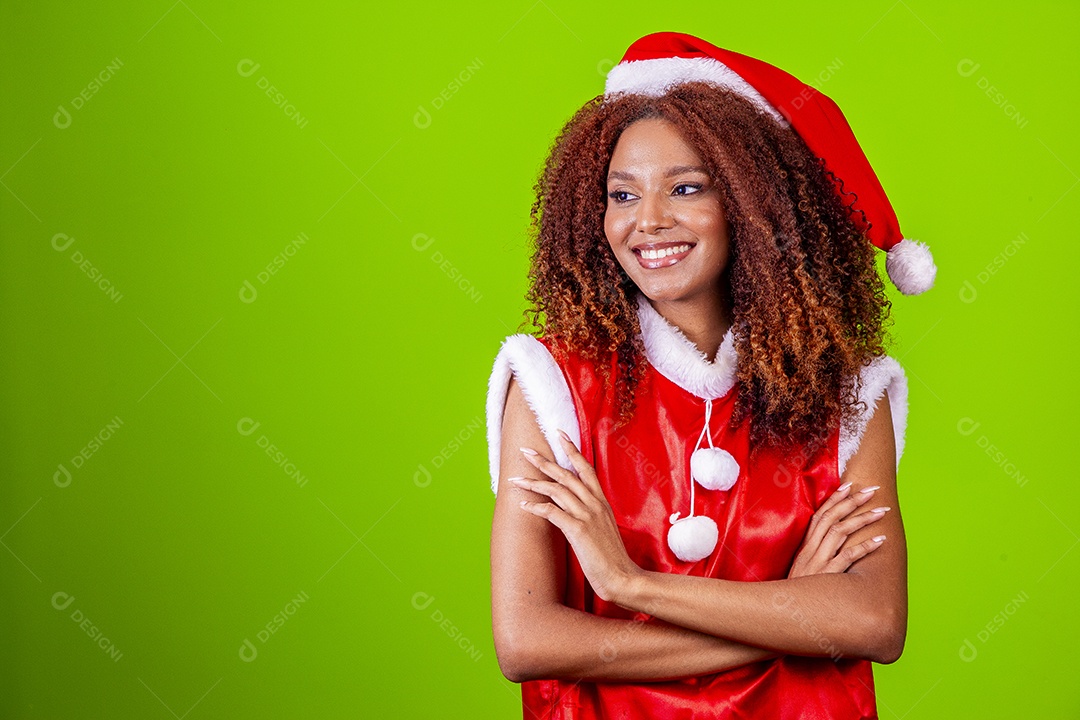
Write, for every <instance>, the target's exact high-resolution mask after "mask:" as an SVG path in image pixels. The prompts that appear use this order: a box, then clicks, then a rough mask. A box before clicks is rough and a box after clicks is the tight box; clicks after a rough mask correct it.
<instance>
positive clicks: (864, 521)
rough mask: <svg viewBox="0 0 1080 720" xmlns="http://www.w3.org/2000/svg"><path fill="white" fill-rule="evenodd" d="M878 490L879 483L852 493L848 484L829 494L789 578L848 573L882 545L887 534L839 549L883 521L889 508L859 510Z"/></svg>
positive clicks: (810, 529)
mask: <svg viewBox="0 0 1080 720" xmlns="http://www.w3.org/2000/svg"><path fill="white" fill-rule="evenodd" d="M875 490H877V486H876V485H875V486H873V487H868V488H863V489H862V490H860V491H858V492H856V493H855V494H854V495H853V496H851V495H850V493H851V483H845V484H844V485H841V486H840V487H839V488H837V490H836V492H834V493H833V494H832V495H831V496H829V499H828V500H826V501H825V502H824V503H823V504H822V505H821V507H820V508H818V510H817V512H815V513H814V517H813V518H811V520H810V527H809V528H807V531H806V537H805V538H804V539H803V544H802V547H800V548H799V552H798V554H797V555H796V556H795V562H794V563H793V564H792V566H791V571H790V572H788V578H789V579H790V578H796V577H804V576H806V575H821V574H824V573H842V572H845V571H846V570H847V569H848V568H849V567H851V565H852V563H854V562H855V561H856V560H858V559H859V558H861V557H864V556H866V555H869V554H870V553H872V552H873V551H874V550H877V549H878V548H879V547H881V543H882V542H884V540H885V536H884V535H877V536H875V537H873V538H871V539H869V540H866V541H865V542H861V543H859V544H858V545H852V546H851V547H847V548H844V549H843V550H841V549H840V548H841V547H843V545H844V542H845V541H846V540H847V539H848V537H849V536H850V535H851V534H852V533H853V532H855V531H856V530H858V529H859V528H863V527H866V526H867V525H869V524H870V523H872V522H874V521H875V520H880V519H881V518H883V517H884V516H885V513H886V512H888V511H889V510H890V508H887V507H885V508H874V509H873V510H869V511H866V512H856V511H857V510H858V509H859V507H861V506H862V505H863V504H864V503H866V502H868V501H869V500H870V498H871V497H873V495H874V491H875Z"/></svg>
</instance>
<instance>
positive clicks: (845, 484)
mask: <svg viewBox="0 0 1080 720" xmlns="http://www.w3.org/2000/svg"><path fill="white" fill-rule="evenodd" d="M849 487H851V482H850V481H849V482H846V483H844V484H843V485H841V486H840V487H838V488H836V492H844V491H845V490H847V489H848V488H849Z"/></svg>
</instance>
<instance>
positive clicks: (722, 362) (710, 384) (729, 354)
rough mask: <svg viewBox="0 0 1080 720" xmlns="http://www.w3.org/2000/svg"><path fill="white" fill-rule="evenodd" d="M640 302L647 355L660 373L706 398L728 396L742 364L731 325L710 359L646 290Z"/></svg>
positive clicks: (683, 387) (640, 319) (639, 295)
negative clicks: (674, 323)
mask: <svg viewBox="0 0 1080 720" xmlns="http://www.w3.org/2000/svg"><path fill="white" fill-rule="evenodd" d="M637 303H638V322H639V323H640V324H641V337H642V340H643V341H644V343H645V357H646V358H648V360H649V362H650V363H651V364H652V366H653V367H654V368H656V370H657V372H659V373H660V374H661V375H663V376H664V377H666V378H667V379H668V380H670V381H672V382H673V383H675V384H676V385H678V386H679V387H681V388H682V389H683V390H686V391H687V392H690V393H693V394H694V395H696V396H698V397H699V398H702V399H703V400H716V399H718V398H721V397H723V396H724V395H727V393H728V391H729V390H731V388H732V387H734V385H735V380H736V376H735V371H736V368H737V365H738V356H737V355H736V353H735V340H734V336H733V335H732V333H731V328H728V331H727V333H725V334H724V339H723V342H721V343H720V348H719V349H718V350H717V353H716V358H715V359H714V360H713V361H712V362H709V361H708V360H706V359H705V354H704V353H702V352H701V351H700V350H698V348H697V346H696V345H694V343H693V342H691V341H690V339H689V338H688V337H686V335H684V334H683V332H682V330H680V329H679V328H677V327H675V326H674V325H672V324H671V323H669V322H668V321H667V320H665V319H664V316H663V315H661V314H660V313H659V312H657V311H656V308H654V307H653V306H652V304H651V303H650V302H649V300H648V298H646V297H645V295H644V293H641V292H639V293H638V295H637Z"/></svg>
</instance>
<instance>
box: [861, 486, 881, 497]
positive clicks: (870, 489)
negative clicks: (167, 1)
mask: <svg viewBox="0 0 1080 720" xmlns="http://www.w3.org/2000/svg"><path fill="white" fill-rule="evenodd" d="M880 488H881V486H880V485H871V486H870V487H868V488H863V489H862V490H860V491H859V492H861V493H862V494H863V495H866V494H867V493H872V492H874V491H875V490H879V489H880Z"/></svg>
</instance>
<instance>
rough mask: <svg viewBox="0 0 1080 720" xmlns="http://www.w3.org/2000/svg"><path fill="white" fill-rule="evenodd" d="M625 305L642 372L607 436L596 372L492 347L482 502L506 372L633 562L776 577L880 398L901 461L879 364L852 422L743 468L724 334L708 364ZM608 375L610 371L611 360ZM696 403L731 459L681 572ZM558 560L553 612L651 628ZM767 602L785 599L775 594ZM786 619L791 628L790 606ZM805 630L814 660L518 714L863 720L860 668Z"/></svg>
mask: <svg viewBox="0 0 1080 720" xmlns="http://www.w3.org/2000/svg"><path fill="white" fill-rule="evenodd" d="M637 300H638V312H639V318H640V320H641V330H642V339H643V341H644V345H645V351H646V358H647V360H648V364H647V368H646V374H645V377H644V378H643V382H642V385H641V387H640V390H639V394H638V400H637V407H636V409H635V412H634V416H633V419H632V420H631V421H630V422H629V423H628V424H627V425H625V426H623V427H621V428H618V429H616V428H615V422H614V420H615V418H616V417H617V412H616V406H615V404H614V400H615V397H614V393H613V392H612V391H610V390H608V391H605V389H604V386H603V383H602V381H601V378H600V376H599V375H598V373H597V370H596V368H595V367H594V366H592V365H591V364H590V363H588V362H586V361H585V360H583V359H581V358H580V357H578V356H575V355H571V356H570V357H569V358H568V359H566V360H565V361H563V362H562V363H561V364H560V363H557V362H556V360H555V359H554V357H553V355H552V354H551V352H550V343H549V342H548V341H547V340H545V339H537V338H535V337H532V336H530V335H524V334H520V335H513V336H510V337H509V338H507V339H506V341H505V342H504V343H503V345H502V347H501V349H500V351H499V353H498V356H497V358H496V361H495V365H494V368H493V371H492V374H491V379H490V383H489V388H488V397H487V432H488V446H489V461H490V470H491V483H492V490H493V491H497V487H498V479H499V456H500V447H499V445H500V439H501V424H502V413H503V409H504V408H505V404H506V394H507V389H508V385H509V381H510V376H511V374H513V376H514V377H515V378H516V380H517V382H518V383H519V385H520V387H521V389H522V392H523V394H524V396H525V398H526V400H527V402H528V404H529V407H530V408H531V409H532V410H533V411H534V413H535V414H536V417H537V420H538V423H539V426H540V428H541V430H542V431H543V433H544V436H545V438H546V439H547V441H548V444H549V445H550V446H551V449H552V451H553V453H554V455H555V459H556V460H557V461H558V462H559V464H560V465H562V466H563V467H566V468H572V466H571V464H570V462H569V459H568V458H567V457H566V455H565V453H564V451H563V450H562V446H561V444H560V442H559V439H558V435H557V430H558V429H559V428H561V429H563V430H565V431H566V432H567V433H568V434H569V435H570V437H571V439H572V440H574V443H575V445H577V446H578V448H580V450H581V452H582V454H583V455H584V457H585V458H586V459H587V460H588V461H589V463H590V464H592V465H593V467H594V468H595V469H596V473H597V476H598V478H599V481H600V484H601V486H602V487H603V490H604V495H605V497H606V498H607V500H608V502H609V503H610V505H611V508H612V511H613V512H614V515H615V519H616V521H617V523H618V526H619V531H620V535H621V537H622V539H623V542H624V543H625V545H626V550H627V552H628V553H629V555H630V557H631V559H633V560H634V562H636V563H637V564H638V565H639V566H641V567H642V568H644V569H645V570H652V571H657V572H667V573H683V574H687V575H699V576H703V577H714V578H723V579H726V580H736V581H765V580H780V579H784V578H786V577H787V573H788V571H789V570H790V568H791V564H792V562H793V561H794V559H795V555H796V553H797V551H798V548H799V546H800V544H801V542H802V539H803V537H804V535H805V533H806V529H807V527H808V525H809V522H810V518H811V516H812V515H813V513H814V512H815V510H816V509H817V508H818V507H819V506H820V505H821V504H822V503H823V502H824V501H825V499H826V498H827V497H828V496H829V494H831V493H832V492H834V491H835V490H836V489H837V487H839V485H840V477H841V475H842V474H843V472H844V467H845V465H846V463H847V461H848V460H849V459H850V458H851V456H852V455H853V454H854V452H855V450H856V449H857V448H858V445H859V441H860V439H861V437H862V434H863V431H864V430H865V428H866V423H867V422H868V421H869V420H870V417H871V416H872V415H873V412H874V409H875V406H876V404H877V400H878V398H880V397H881V395H882V394H883V393H885V392H887V393H888V397H889V404H890V408H891V410H892V421H893V428H894V430H895V440H896V459H897V463H898V464H899V460H900V456H901V454H902V453H903V445H904V431H905V425H906V420H907V381H906V377H905V375H904V372H903V369H902V368H901V367H900V365H899V363H897V362H896V360H894V359H893V358H891V357H888V356H881V357H879V358H876V359H875V360H874V362H873V363H872V364H871V365H869V366H867V367H866V368H864V370H863V371H862V374H861V379H862V387H861V391H860V399H861V400H864V401H865V402H866V407H867V410H866V412H865V413H864V414H863V416H862V417H860V418H859V421H858V422H857V423H856V424H854V425H852V426H848V425H841V426H838V427H836V428H835V429H834V430H833V433H832V435H831V437H830V440H829V442H828V443H826V445H825V447H824V448H823V449H822V450H820V451H819V452H817V453H815V454H814V455H813V456H807V455H806V454H797V455H796V456H794V457H793V456H791V455H788V456H786V457H782V456H780V455H779V454H763V455H762V456H761V457H760V459H758V460H756V461H755V463H754V464H752V465H751V464H750V463H749V460H748V455H749V428H748V426H747V423H742V424H740V425H738V426H736V425H733V424H732V423H731V415H732V410H733V408H734V404H735V399H736V397H737V395H738V390H739V388H738V384H737V381H736V376H735V369H736V364H737V357H736V353H735V350H734V345H733V338H732V334H731V331H730V330H729V331H728V333H727V335H726V336H725V337H724V340H723V343H722V344H721V346H720V348H719V351H718V352H717V355H716V357H715V359H714V360H713V361H712V362H709V361H707V360H706V358H705V357H704V355H702V354H701V352H700V351H699V350H698V349H697V348H696V346H694V344H693V343H692V342H690V340H689V339H687V338H686V336H685V335H683V334H682V332H681V331H680V330H679V329H678V328H676V327H675V326H673V325H671V324H670V323H668V322H667V321H666V320H665V319H664V318H663V317H662V316H661V315H660V314H659V313H658V312H657V311H656V310H655V309H654V308H653V307H652V305H651V304H650V303H649V302H648V301H647V300H646V299H645V298H644V296H643V295H640V294H639V295H638V298H637ZM612 371H613V372H617V368H616V366H615V364H614V362H613V364H612ZM706 401H711V403H708V404H710V405H711V418H710V421H709V424H708V425H709V427H708V430H707V432H708V434H709V436H711V440H712V443H713V444H714V445H715V447H718V448H722V449H723V450H726V451H727V452H728V453H730V454H731V456H732V457H733V458H734V459H735V460H736V461H737V462H738V478H737V480H736V481H735V483H734V485H733V486H732V487H731V488H730V489H729V490H709V489H705V488H703V487H701V486H697V487H695V489H694V490H695V491H694V494H693V498H694V508H693V514H694V515H704V516H708V517H710V518H713V520H715V521H716V524H717V526H718V529H719V538H718V542H717V544H716V547H715V550H714V551H713V552H711V554H709V555H708V556H706V557H705V558H703V559H701V560H698V561H696V562H684V561H682V560H680V559H679V558H678V557H676V555H675V554H674V552H673V550H672V549H671V547H669V545H668V541H667V533H668V528H669V527H670V526H671V517H670V516H671V515H672V514H673V513H680V514H681V516H687V515H689V514H691V507H690V502H691V476H690V469H689V468H690V456H691V453H692V452H693V450H694V448H695V441H698V440H700V438H701V436H702V434H703V428H704V427H705V424H706V423H705V418H706V405H707V402H706ZM567 553H568V557H567V559H566V560H567V561H566V568H567V578H566V596H565V598H564V604H565V605H567V606H568V607H571V608H576V609H578V610H581V611H584V612H588V613H592V614H595V615H599V616H603V617H609V618H621V619H636V620H639V621H644V622H658V620H656V619H653V618H651V617H650V616H649V615H647V614H645V613H635V612H631V611H628V610H626V609H624V608H622V607H619V606H618V605H615V604H613V603H609V602H606V601H604V600H602V599H601V598H599V597H597V596H596V595H595V593H594V592H593V590H592V588H591V587H590V585H589V582H588V580H587V579H586V578H585V575H584V573H583V572H582V570H581V567H580V565H579V564H578V562H577V559H576V558H575V557H574V551H573V548H571V547H569V545H568V546H567ZM774 602H776V603H778V604H785V603H788V602H790V599H786V598H785V597H784V596H783V595H782V594H778V596H777V598H776V599H775V600H774ZM792 612H793V616H794V617H796V618H798V617H801V615H800V614H799V613H798V611H797V609H796V608H794V607H793V608H792ZM803 622H804V624H805V626H806V630H807V632H809V633H816V634H817V635H818V636H819V645H820V647H821V652H822V653H823V656H822V657H808V656H797V655H785V656H781V657H778V658H774V659H770V660H765V661H761V662H756V663H752V664H748V665H744V666H741V667H738V668H734V669H731V670H727V671H723V672H718V673H713V674H708V675H702V676H698V677H686V678H682V679H679V680H673V681H667V682H646V683H619V682H602V683H599V682H589V681H576V680H562V679H547V680H533V681H526V682H523V683H522V688H521V694H522V702H523V706H524V707H523V714H524V717H525V718H530V719H531V718H543V719H545V720H546V719H551V720H571V719H574V720H584V719H585V718H622V719H627V720H629V719H636V718H642V719H644V718H700V719H708V720H713V719H716V720H720V719H721V718H723V719H725V720H729V719H730V720H735V719H739V720H744V719H748V718H802V719H804V720H805V719H808V718H823V719H824V718H829V719H830V720H844V719H846V718H852V719H854V718H877V716H878V715H877V709H876V705H875V699H874V679H873V672H872V668H871V662H870V661H869V660H863V659H855V658H845V657H839V653H838V652H836V651H835V648H833V647H832V645H831V644H830V642H829V640H828V638H826V637H824V636H823V635H821V633H820V632H819V631H818V630H817V629H816V628H815V626H814V624H813V622H812V621H811V620H810V619H809V618H804V620H803ZM618 643H619V638H617V637H616V638H612V641H611V643H610V645H611V647H610V648H602V649H601V655H603V654H604V652H610V653H617V652H618Z"/></svg>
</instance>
